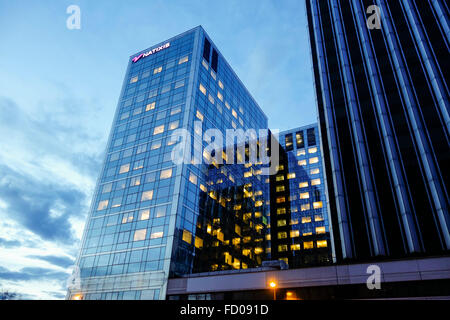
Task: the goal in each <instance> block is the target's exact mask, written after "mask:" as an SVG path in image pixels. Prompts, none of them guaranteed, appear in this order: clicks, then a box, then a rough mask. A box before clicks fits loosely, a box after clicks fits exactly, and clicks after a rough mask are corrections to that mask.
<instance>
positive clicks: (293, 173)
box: [287, 172, 295, 179]
mask: <svg viewBox="0 0 450 320" xmlns="http://www.w3.org/2000/svg"><path fill="white" fill-rule="evenodd" d="M287 178H288V179H295V172H292V173H288V174H287Z"/></svg>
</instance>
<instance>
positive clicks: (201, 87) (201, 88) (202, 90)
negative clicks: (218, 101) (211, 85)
mask: <svg viewBox="0 0 450 320" xmlns="http://www.w3.org/2000/svg"><path fill="white" fill-rule="evenodd" d="M199 89H200V91H201V92H202V93H203V94H204V95H205V96H206V88H205V87H204V86H203V85H202V84H201V83H200V86H199Z"/></svg>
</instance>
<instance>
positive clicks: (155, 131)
mask: <svg viewBox="0 0 450 320" xmlns="http://www.w3.org/2000/svg"><path fill="white" fill-rule="evenodd" d="M163 132H164V125H163V124H162V125H160V126H157V127H156V128H155V129H154V130H153V135H156V134H160V133H163Z"/></svg>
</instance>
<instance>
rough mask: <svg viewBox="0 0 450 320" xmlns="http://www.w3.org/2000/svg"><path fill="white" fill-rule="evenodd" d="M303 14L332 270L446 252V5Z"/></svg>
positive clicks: (358, 1) (341, 5)
mask: <svg viewBox="0 0 450 320" xmlns="http://www.w3.org/2000/svg"><path fill="white" fill-rule="evenodd" d="M374 6H376V7H374ZM306 9H307V16H308V28H309V34H310V42H311V51H312V62H313V70H314V78H315V89H316V97H317V105H318V115H319V127H320V133H321V138H322V145H323V151H324V152H323V154H324V165H325V168H326V172H325V173H326V181H327V189H328V192H327V194H328V202H329V211H330V216H331V221H330V223H331V224H332V226H333V235H334V239H335V244H336V257H337V260H338V262H339V261H361V260H375V259H382V258H402V257H411V256H421V255H442V254H444V253H448V252H449V249H450V234H449V230H450V228H449V224H450V216H449V212H448V208H449V202H448V199H449V198H448V189H449V181H450V177H449V168H450V166H449V163H450V149H449V126H450V121H449V111H448V110H449V91H448V86H447V83H448V81H447V80H448V70H450V66H449V63H450V59H449V49H448V48H449V27H448V25H449V24H448V22H449V18H448V4H447V3H446V2H445V1H441V0H430V1H413V0H389V1H387V0H377V1H372V0H352V1H338V0H331V1H321V0H308V1H306ZM378 10H379V11H380V14H379V15H378V14H376V12H377V11H378ZM367 12H369V14H368V13H367ZM377 19H378V21H379V26H378V27H377V23H374V22H376V21H377Z"/></svg>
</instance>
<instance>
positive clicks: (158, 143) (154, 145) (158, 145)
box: [150, 140, 161, 150]
mask: <svg viewBox="0 0 450 320" xmlns="http://www.w3.org/2000/svg"><path fill="white" fill-rule="evenodd" d="M159 148H161V140H158V141H153V143H152V146H151V147H150V149H151V150H156V149H159Z"/></svg>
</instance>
